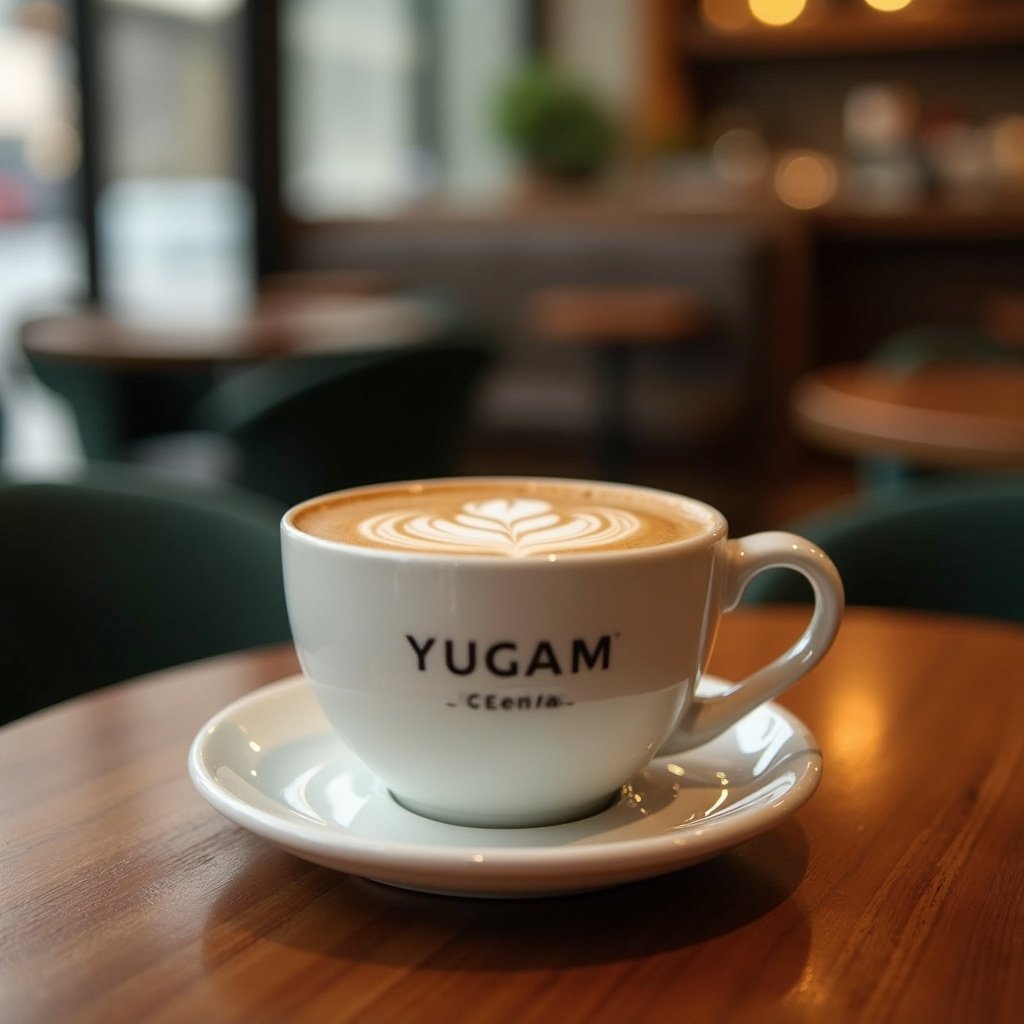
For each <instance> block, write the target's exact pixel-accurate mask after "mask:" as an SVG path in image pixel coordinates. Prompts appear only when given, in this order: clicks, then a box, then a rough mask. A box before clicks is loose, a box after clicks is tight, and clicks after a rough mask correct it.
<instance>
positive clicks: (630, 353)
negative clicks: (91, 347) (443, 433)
mask: <svg viewBox="0 0 1024 1024" xmlns="http://www.w3.org/2000/svg"><path fill="white" fill-rule="evenodd" d="M1022 57H1024V3H1021V2H1019V0H490V2H487V3H481V2H478V0H274V2H272V0H262V2H257V0H0V409H2V412H3V432H2V437H3V458H4V467H5V469H6V470H7V471H8V472H11V473H15V472H19V473H20V472H50V471H54V470H58V469H60V468H61V467H64V466H67V465H69V464H71V465H73V464H78V463H80V462H82V461H83V460H87V459H89V458H90V457H91V455H90V451H89V450H88V445H87V444H85V443H84V442H83V419H82V417H83V412H82V407H81V406H76V404H75V400H74V395H73V394H72V393H71V391H69V390H67V389H62V387H60V386H58V384H59V380H58V377H56V376H54V377H52V378H47V376H46V374H45V373H43V372H42V371H41V369H40V367H39V364H38V363H37V362H36V361H35V360H34V359H33V353H32V348H33V343H32V340H31V337H32V336H31V335H28V334H26V333H25V331H26V325H31V324H33V323H37V322H39V320H40V319H41V318H46V317H51V318H52V317H60V318H62V319H61V324H62V330H64V332H65V335H70V336H71V341H70V342H69V344H70V345H71V347H72V348H74V346H75V345H78V344H79V343H80V338H81V337H84V336H85V335H86V334H88V333H89V332H90V331H93V332H95V329H96V323H97V321H96V320H95V317H94V316H93V314H96V313H97V312H98V313H99V314H100V315H102V317H103V318H105V319H104V320H103V321H102V322H103V323H104V324H106V325H107V328H106V329H107V330H108V331H109V332H111V333H110V335H109V336H110V337H113V336H114V333H116V332H118V331H120V332H124V331H131V330H133V329H134V330H136V331H138V332H139V334H140V337H142V338H143V339H144V340H145V339H149V340H150V343H152V337H153V336H154V332H158V333H159V338H160V342H161V344H162V345H165V346H168V345H169V346H170V347H171V351H170V353H166V354H165V358H166V359H169V360H173V357H174V352H173V347H174V345H175V344H179V345H180V347H181V350H182V353H184V354H187V353H188V352H189V351H190V350H191V348H192V347H193V346H194V345H195V342H196V338H197V337H199V336H204V337H207V338H209V337H215V338H221V339H223V337H225V332H228V334H230V337H231V338H232V339H233V341H232V344H235V343H237V340H238V337H239V336H240V332H241V333H244V332H246V331H248V332H253V333H255V334H259V332H260V331H261V330H263V327H261V323H264V322H265V321H261V317H264V316H265V311H266V302H265V300H266V297H267V296H268V295H276V296H280V295H282V294H287V295H288V296H290V297H291V299H290V301H292V304H293V306H294V305H295V304H296V303H298V305H300V306H301V305H302V302H303V299H302V297H303V296H305V297H307V298H308V300H309V302H313V301H314V300H316V299H317V297H320V298H322V297H323V296H324V295H334V296H339V295H344V296H345V297H346V300H347V301H348V302H349V304H350V305H354V304H357V302H358V300H359V299H360V298H362V299H364V300H372V301H373V302H377V303H380V302H382V301H383V300H384V299H387V298H389V297H390V298H395V297H401V296H417V297H419V298H421V299H424V297H426V298H425V301H429V302H430V303H432V304H434V305H435V307H436V308H443V309H444V311H445V315H446V316H448V317H451V318H454V319H456V320H457V321H458V322H459V323H463V324H471V325H472V327H473V330H474V331H477V332H479V334H480V336H482V337H486V339H487V343H488V347H489V350H490V351H491V353H492V354H493V362H492V363H491V365H490V366H489V369H488V371H487V373H486V374H485V375H484V376H483V377H482V378H481V380H480V381H479V385H478V386H476V387H475V389H474V394H473V396H472V398H473V401H472V407H471V411H470V414H469V416H468V419H467V422H466V424H465V429H464V431H463V435H462V437H461V441H460V444H461V447H460V453H459V464H458V469H459V470H460V471H466V472H525V473H544V474H556V475H559V474H561V475H573V476H579V475H596V474H601V475H606V476H617V477H621V478H623V479H630V480H634V481H637V482H641V483H650V484H654V485H657V486H664V487H669V488H671V489H675V490H682V491H687V492H690V493H694V494H696V495H698V496H701V497H705V498H707V499H709V500H711V501H712V502H715V503H717V504H719V506H720V507H722V508H723V509H724V510H725V511H726V512H727V513H728V514H729V515H730V518H732V519H733V520H734V522H735V523H736V524H737V526H738V527H742V528H747V527H748V526H749V527H763V526H768V525H773V524H775V523H778V522H782V521H785V520H787V519H788V518H790V517H791V516H792V515H794V514H796V513H798V512H801V511H803V510H805V509H807V508H810V507H813V506H814V505H815V504H817V503H818V502H821V501H824V500H827V499H829V498H830V497H832V496H835V495H837V494H843V493H846V492H848V491H850V490H853V489H855V488H857V487H858V486H860V485H861V484H860V478H859V477H858V475H857V473H858V467H857V465H856V460H855V459H854V458H851V457H849V455H848V454H842V453H836V452H834V451H829V450H827V447H822V446H818V445H813V444H809V443H808V442H807V441H806V440H805V439H804V438H803V436H802V435H801V433H800V432H799V431H797V430H796V429H795V428H794V424H793V417H792V396H793V388H794V386H795V384H796V383H797V382H798V381H799V380H801V379H802V378H803V377H804V375H805V374H807V373H808V372H810V371H812V370H815V369H817V368H820V367H827V366H830V365H832V364H839V363H848V362H853V361H861V360H866V359H869V358H870V357H871V356H872V354H873V353H875V352H877V351H878V349H879V346H882V345H883V344H885V343H886V341H887V340H888V339H891V338H892V337H893V336H895V335H898V334H900V333H901V332H906V331H921V330H924V331H931V330H934V331H937V332H949V331H959V332H962V333H963V336H968V335H970V336H972V337H973V336H974V335H977V336H979V337H980V338H981V339H982V341H981V344H983V345H985V346H989V345H990V344H991V345H994V346H996V347H1005V348H1006V349H1007V350H1008V351H1009V350H1013V351H1019V347H1018V348H1017V349H1014V346H1015V345H1016V346H1019V345H1020V336H1019V332H1022V325H1021V323H1020V321H1021V319H1022V317H1021V305H1020V303H1021V300H1020V295H1021V294H1024V60H1022ZM296 296H297V297H298V299H296ZM90 317H91V319H90ZM83 325H84V326H83ZM282 329H283V330H285V331H287V329H288V328H287V325H286V326H285V327H284V328H282ZM147 332H148V333H147ZM218 332H220V333H218ZM972 332H973V333H972ZM117 337H119V338H121V337H122V334H118V335H117ZM82 344H84V342H82ZM40 345H43V342H41V341H37V342H36V349H37V352H38V348H39V346H40ZM43 347H45V346H43ZM83 353H84V350H82V351H79V352H78V355H77V356H74V357H73V358H71V360H70V362H71V363H75V360H76V359H77V360H78V362H79V363H81V362H82V361H83V360H85V359H86V358H87V356H86V355H85V354H83ZM51 355H52V352H51ZM88 358H89V359H90V360H92V362H91V364H90V365H91V366H92V367H93V368H95V366H96V365H98V363H99V362H102V360H101V359H100V358H99V357H98V356H97V357H96V358H95V359H94V358H93V356H91V355H90V356H88ZM225 361H226V360H225ZM122 363H123V361H122ZM122 369H123V365H122ZM218 369H219V375H218V376H219V377H223V376H225V374H226V372H227V371H226V369H225V367H224V366H220V367H219V368H218ZM55 382H58V383H55ZM129 386H130V382H129ZM62 391H63V393H62ZM94 401H95V399H94ZM189 414H190V409H189V410H185V412H184V413H183V415H182V416H181V422H180V423H176V424H175V427H176V428H177V427H183V426H184V427H188V428H190V430H189V431H185V433H189V432H191V428H193V427H195V426H196V425H197V424H196V423H193V422H190V421H189ZM85 429H86V432H87V431H88V426H87V425H86V428H85ZM366 429H367V431H368V432H372V431H373V430H374V429H375V428H374V427H373V426H372V424H371V423H370V422H369V421H367V426H366ZM175 433H181V431H178V430H177V429H176V430H175ZM355 443H356V444H359V443H361V441H360V439H359V438H358V437H357V438H356V439H355ZM135 455H138V451H136V452H135ZM135 455H133V457H135Z"/></svg>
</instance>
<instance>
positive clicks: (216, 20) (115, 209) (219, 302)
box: [92, 0, 254, 322]
mask: <svg viewBox="0 0 1024 1024" xmlns="http://www.w3.org/2000/svg"><path fill="white" fill-rule="evenodd" d="M242 8H243V2H242V0H99V2H97V3H96V4H95V6H94V18H95V26H94V33H95V38H96V51H97V52H96V60H95V63H96V78H97V81H96V93H97V97H96V98H97V106H98V109H99V110H100V111H101V116H100V117H99V118H97V125H96V134H95V138H94V139H93V140H92V141H93V144H94V147H95V151H96V163H97V177H98V181H99V189H98V196H97V210H96V213H97V239H98V253H99V270H100V291H101V295H102V297H103V300H104V302H105V304H106V305H107V306H108V307H109V308H111V309H112V310H114V311H115V312H118V313H120V314H122V315H139V316H146V317H149V318H152V317H161V316H168V317H173V318H174V320H175V321H177V322H180V321H182V320H183V319H187V318H191V319H193V320H198V321H205V320H216V319H219V318H221V317H230V316H233V315H235V314H237V313H238V312H239V311H240V310H243V309H245V308H246V307H247V306H248V304H249V302H250V301H251V295H252V279H253V273H254V271H253V266H252V263H253V257H252V249H253V242H252V238H253V210H252V198H251V192H250V189H249V186H248V183H247V181H246V172H245V144H246V138H245V119H246V116H247V115H246V112H245V107H244V97H243V75H242V67H243V64H242V60H241V54H242V50H241V40H242V16H243V10H242Z"/></svg>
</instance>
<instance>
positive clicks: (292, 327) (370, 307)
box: [21, 288, 440, 370]
mask: <svg viewBox="0 0 1024 1024" xmlns="http://www.w3.org/2000/svg"><path fill="white" fill-rule="evenodd" d="M439 324H440V317H439V314H438V312H437V310H436V308H435V307H433V306H432V305H431V304H429V303H427V302H425V301H423V300H422V299H419V298H416V297H414V296H403V295H396V294H392V295H374V296H370V295H351V294H349V295H329V294H322V293H317V292H310V291H307V290H301V289H297V288H294V289H282V290H279V291H270V292H268V293H267V294H265V295H263V296H262V297H261V298H260V299H259V300H258V301H257V302H256V303H255V304H254V306H253V308H252V309H251V310H250V311H249V312H248V313H246V314H244V315H239V316H237V317H228V318H224V319H218V320H212V321H207V322H203V321H196V322H192V321H190V320H189V316H188V311H187V310H183V312H182V316H181V318H180V320H167V319H139V318H127V317H119V316H115V315H113V314H111V313H107V312H104V311H102V310H98V309H81V310H76V311H73V312H68V313H59V314H54V315H51V316H42V317H39V318H37V319H35V320H31V321H29V322H28V323H27V324H25V325H24V327H23V328H22V333H21V342H22V347H23V348H24V350H25V351H26V352H27V353H28V354H29V355H30V356H42V357H46V358H50V359H54V358H59V359H63V360H67V361H76V362H88V363H93V364H101V365H103V366H106V367H110V368H114V367H120V368H122V369H134V370H152V369H159V368H162V367H164V368H166V367H170V368H180V367H187V366H195V365H198V366H208V365H210V364H218V365H219V364H221V363H224V362H229V361H235V360H242V361H244V360H252V359H265V358H268V357H270V356H278V355H282V354H286V353H293V352H309V351H349V350H353V349H362V348H365V347H372V346H375V345H384V344H386V345H401V344H409V343H414V342H417V341H421V340H423V339H424V338H426V337H428V336H431V335H432V334H433V333H434V332H435V331H436V330H437V328H438V326H439Z"/></svg>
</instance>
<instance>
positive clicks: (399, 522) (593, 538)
mask: <svg viewBox="0 0 1024 1024" xmlns="http://www.w3.org/2000/svg"><path fill="white" fill-rule="evenodd" d="M640 526H641V524H640V519H639V518H638V517H637V516H636V515H634V514H633V513H632V512H628V511H626V510H625V509H618V508H580V509H573V510H572V511H566V512H560V511H556V510H555V508H554V506H552V505H551V503H550V502H547V501H542V500H539V499H535V498H489V499H483V500H480V501H467V502H466V503H465V504H464V505H463V506H462V508H461V509H460V510H459V511H458V512H457V513H456V514H455V515H454V516H452V517H450V518H448V517H445V516H438V515H432V514H430V513H423V512H419V511H415V510H398V511H394V512H383V513H381V514H380V515H376V516H373V517H371V518H370V519H367V520H365V521H364V522H362V523H360V525H359V532H360V534H362V536H363V537H365V538H366V539H367V540H369V541H372V542H375V543H377V544H380V545H382V546H386V547H393V548H407V549H410V550H414V551H437V552H449V553H452V554H456V553H474V554H487V555H507V556H508V557H510V558H517V557H523V556H526V555H538V554H546V553H550V552H556V551H559V552H561V551H582V550H586V549H587V548H597V547H605V546H607V545H609V544H612V545H614V544H616V543H619V542H621V541H624V540H626V539H627V538H629V537H631V536H632V535H633V534H635V533H637V531H638V530H639V529H640Z"/></svg>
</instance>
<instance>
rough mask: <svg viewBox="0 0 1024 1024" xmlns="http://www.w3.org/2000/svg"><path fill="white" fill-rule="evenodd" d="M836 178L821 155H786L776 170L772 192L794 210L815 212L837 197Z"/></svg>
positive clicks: (831, 165)
mask: <svg viewBox="0 0 1024 1024" xmlns="http://www.w3.org/2000/svg"><path fill="white" fill-rule="evenodd" d="M838 184H839V175H838V174H837V173H836V168H835V164H834V163H833V162H832V161H831V160H830V159H829V158H828V157H827V156H825V155H824V154H822V153H815V152H813V151H811V150H807V149H800V150H795V151H794V152H792V153H787V154H786V155H785V156H784V157H783V158H782V159H781V160H780V161H779V164H778V166H777V167H776V168H775V191H776V193H777V194H778V197H779V198H780V199H781V200H782V201H783V202H784V203H785V204H786V205H787V206H791V207H792V208H793V209H794V210H814V209H816V208H817V207H819V206H824V205H825V204H826V203H827V202H829V200H831V199H832V198H833V197H834V196H835V194H836V188H837V187H838Z"/></svg>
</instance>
